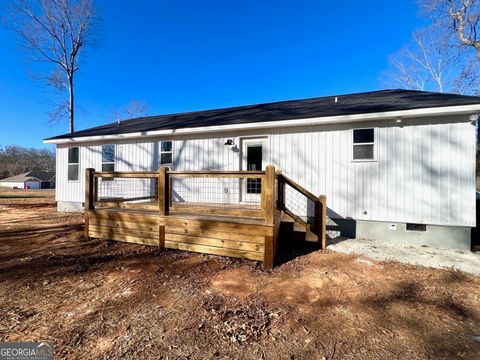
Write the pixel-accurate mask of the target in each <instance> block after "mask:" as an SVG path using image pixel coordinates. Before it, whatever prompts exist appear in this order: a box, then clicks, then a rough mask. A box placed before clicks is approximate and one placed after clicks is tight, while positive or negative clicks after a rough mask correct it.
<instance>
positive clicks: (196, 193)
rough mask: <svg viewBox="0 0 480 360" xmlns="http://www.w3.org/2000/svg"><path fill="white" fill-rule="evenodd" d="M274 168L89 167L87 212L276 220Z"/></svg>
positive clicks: (86, 199)
mask: <svg viewBox="0 0 480 360" xmlns="http://www.w3.org/2000/svg"><path fill="white" fill-rule="evenodd" d="M275 197H276V194H275V168H274V167H273V166H267V168H266V170H265V171H171V170H169V168H168V167H163V166H162V167H161V168H160V170H159V171H158V172H152V171H144V172H95V171H94V169H87V170H86V179H85V210H86V211H90V210H94V209H97V208H103V209H105V208H115V209H137V210H142V211H156V212H157V211H158V214H159V215H160V216H168V215H169V214H170V213H171V212H182V213H187V212H191V213H195V214H209V215H224V216H236V217H247V218H261V219H263V221H264V223H265V224H273V222H274V214H275V210H276V203H275Z"/></svg>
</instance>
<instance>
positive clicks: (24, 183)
mask: <svg viewBox="0 0 480 360" xmlns="http://www.w3.org/2000/svg"><path fill="white" fill-rule="evenodd" d="M0 187H7V188H10V189H54V188H55V172H54V171H29V172H26V173H23V174H19V175H15V176H12V177H9V178H6V179H2V180H0Z"/></svg>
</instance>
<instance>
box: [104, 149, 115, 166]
mask: <svg viewBox="0 0 480 360" xmlns="http://www.w3.org/2000/svg"><path fill="white" fill-rule="evenodd" d="M102 171H115V144H106V145H102Z"/></svg>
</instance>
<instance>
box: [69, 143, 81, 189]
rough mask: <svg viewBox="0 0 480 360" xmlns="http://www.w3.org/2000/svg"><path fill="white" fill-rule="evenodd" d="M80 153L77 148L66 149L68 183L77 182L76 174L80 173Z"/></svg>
mask: <svg viewBox="0 0 480 360" xmlns="http://www.w3.org/2000/svg"><path fill="white" fill-rule="evenodd" d="M79 165H80V151H79V148H78V147H71V148H69V149H68V166H67V168H68V169H67V172H68V181H78V172H79V171H80V167H79Z"/></svg>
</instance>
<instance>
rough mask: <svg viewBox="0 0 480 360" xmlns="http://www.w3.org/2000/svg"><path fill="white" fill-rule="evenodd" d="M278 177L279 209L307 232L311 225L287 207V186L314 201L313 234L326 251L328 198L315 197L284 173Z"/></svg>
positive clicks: (322, 196) (323, 196)
mask: <svg viewBox="0 0 480 360" xmlns="http://www.w3.org/2000/svg"><path fill="white" fill-rule="evenodd" d="M276 176H277V180H278V201H277V209H278V210H280V211H283V212H285V213H286V214H287V215H289V216H291V217H292V218H293V219H294V220H295V221H297V222H298V223H300V224H301V225H303V226H305V228H306V229H307V230H310V225H309V224H308V223H307V222H306V221H304V220H303V219H302V218H300V217H299V216H297V215H296V214H294V213H293V212H292V211H290V210H289V209H288V208H287V207H286V206H285V184H288V185H290V186H291V187H292V188H293V189H295V190H297V191H298V192H299V193H301V194H303V195H304V196H305V197H307V198H308V199H310V200H311V201H313V202H314V204H315V231H312V232H313V233H315V235H317V237H318V240H319V242H320V244H321V248H322V250H325V249H326V246H327V237H326V229H327V220H326V218H327V197H326V196H325V195H320V196H316V195H314V194H313V193H312V192H310V191H308V190H307V189H305V188H304V187H303V186H301V185H300V184H298V183H297V182H296V181H294V180H292V179H290V178H289V177H288V176H285V175H284V174H283V173H278V174H277V175H276Z"/></svg>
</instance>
